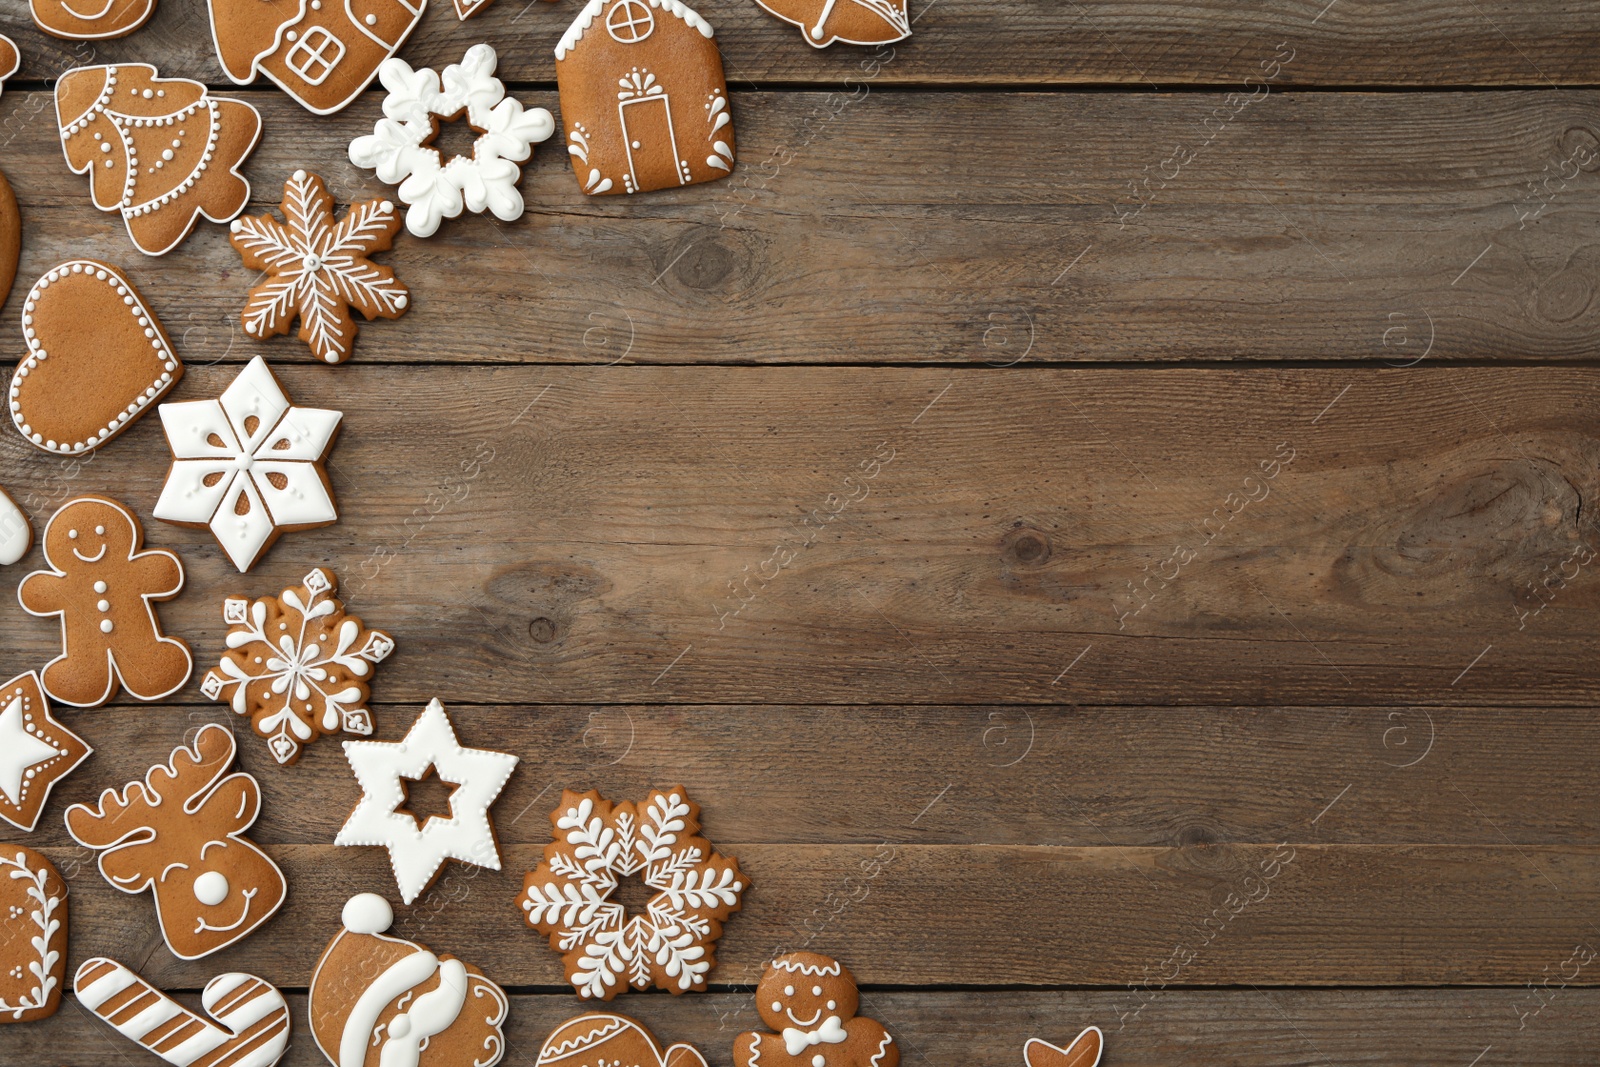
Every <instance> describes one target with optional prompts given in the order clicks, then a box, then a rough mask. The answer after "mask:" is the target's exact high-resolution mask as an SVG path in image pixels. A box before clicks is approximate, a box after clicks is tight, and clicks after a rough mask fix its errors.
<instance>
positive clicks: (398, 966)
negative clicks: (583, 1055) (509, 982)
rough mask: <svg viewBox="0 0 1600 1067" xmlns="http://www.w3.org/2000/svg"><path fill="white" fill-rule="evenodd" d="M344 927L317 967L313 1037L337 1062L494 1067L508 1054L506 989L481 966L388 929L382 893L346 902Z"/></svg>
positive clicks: (389, 912) (360, 1066) (353, 1066)
mask: <svg viewBox="0 0 1600 1067" xmlns="http://www.w3.org/2000/svg"><path fill="white" fill-rule="evenodd" d="M340 918H341V919H342V921H343V923H344V928H343V929H342V930H340V931H339V932H338V933H337V934H335V935H334V937H333V940H332V941H329V942H328V947H327V948H326V949H324V950H323V952H322V958H321V959H319V960H317V968H316V970H315V971H313V972H312V973H311V994H310V1004H309V1005H308V1007H309V1009H310V1015H311V1035H312V1037H313V1038H315V1040H316V1043H317V1048H319V1049H321V1050H322V1054H323V1055H324V1056H326V1057H327V1058H328V1062H329V1063H332V1064H334V1067H394V1065H397V1064H401V1065H407V1067H467V1065H469V1064H473V1065H476V1067H492V1065H493V1064H496V1063H499V1062H500V1058H501V1057H502V1056H503V1055H505V1048H506V1043H505V1033H504V1031H503V1029H502V1026H503V1024H504V1023H505V1021H506V1013H507V1009H508V1008H509V1003H508V1001H507V999H506V994H505V990H503V989H501V988H500V987H499V986H498V985H496V984H495V983H494V982H492V981H490V980H489V979H488V978H486V977H485V976H484V973H483V972H482V971H480V970H478V968H476V967H474V966H472V965H471V964H468V963H463V962H462V961H460V960H458V959H456V958H455V957H454V956H450V955H448V954H441V955H437V956H436V955H434V954H433V953H432V952H429V951H428V950H427V948H425V947H424V946H422V945H419V944H417V943H416V942H414V941H407V940H405V939H404V938H400V937H395V936H394V935H393V934H386V933H384V931H385V930H387V929H389V927H390V925H391V924H392V923H393V922H394V910H393V909H392V908H391V907H390V906H389V902H388V901H386V900H384V899H383V898H382V897H380V896H378V895H377V894H376V893H357V894H356V895H355V896H353V897H351V898H350V899H349V900H348V901H346V902H345V905H344V911H343V912H342V913H341V916H340Z"/></svg>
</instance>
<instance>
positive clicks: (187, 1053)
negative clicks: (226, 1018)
mask: <svg viewBox="0 0 1600 1067" xmlns="http://www.w3.org/2000/svg"><path fill="white" fill-rule="evenodd" d="M195 1021H196V1022H199V1023H200V1031H199V1032H198V1033H196V1034H193V1035H191V1036H190V1037H189V1038H187V1039H185V1040H184V1041H183V1042H182V1043H181V1044H179V1045H177V1046H175V1047H173V1048H170V1049H168V1050H167V1051H166V1052H160V1053H157V1055H158V1056H160V1057H161V1058H162V1059H164V1060H166V1061H167V1062H168V1063H170V1064H173V1067H189V1064H191V1063H193V1062H194V1061H195V1060H197V1059H199V1058H200V1057H201V1056H204V1055H205V1054H206V1053H208V1052H211V1051H213V1050H215V1049H217V1048H220V1047H221V1046H222V1045H223V1044H224V1043H225V1042H226V1041H228V1035H227V1034H225V1033H223V1032H222V1031H221V1030H220V1029H218V1028H217V1027H215V1026H207V1025H206V1024H205V1023H204V1022H203V1021H201V1020H199V1019H197V1020H195Z"/></svg>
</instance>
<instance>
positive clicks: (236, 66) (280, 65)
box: [207, 0, 427, 115]
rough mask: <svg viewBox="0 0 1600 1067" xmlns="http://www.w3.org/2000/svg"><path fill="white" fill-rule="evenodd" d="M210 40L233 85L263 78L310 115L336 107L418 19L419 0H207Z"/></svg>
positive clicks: (361, 85) (364, 82) (421, 4)
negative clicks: (340, 0)
mask: <svg viewBox="0 0 1600 1067" xmlns="http://www.w3.org/2000/svg"><path fill="white" fill-rule="evenodd" d="M207 6H208V7H209V8H210V9H211V39H212V40H213V41H214V42H215V43H216V46H217V58H218V59H219V60H220V61H221V63H222V69H223V72H224V73H226V74H227V75H228V77H229V78H230V79H232V80H233V81H234V82H235V83H236V84H238V85H249V84H250V83H251V82H252V81H254V80H255V77H256V75H257V74H265V75H266V76H267V77H269V78H271V79H272V80H273V81H274V82H276V83H277V85H278V88H280V89H282V90H283V91H284V92H286V93H288V94H289V96H290V97H292V98H293V99H294V100H295V101H296V102H297V103H299V104H300V106H301V107H303V108H305V109H306V110H307V111H310V112H312V113H313V114H316V115H331V114H333V113H334V112H335V111H338V110H340V109H342V108H343V107H344V106H345V105H346V104H349V103H350V102H351V101H352V100H354V99H355V98H356V97H357V96H358V95H360V93H361V90H363V89H365V88H366V87H367V83H369V82H370V81H372V78H373V75H375V74H377V72H378V64H380V63H382V62H383V61H384V60H385V59H388V58H389V57H390V56H392V55H394V54H395V52H397V51H399V49H400V46H401V45H402V44H403V43H405V39H406V38H407V37H409V36H411V31H412V30H414V29H415V28H416V26H417V23H418V22H420V21H421V20H422V10H423V8H424V7H426V6H427V5H426V4H425V3H424V2H421V0H387V2H385V0H369V2H363V3H324V2H322V0H314V2H312V3H310V4H309V5H308V4H307V3H305V0H300V2H299V3H281V2H280V3H262V2H261V0H208V4H207Z"/></svg>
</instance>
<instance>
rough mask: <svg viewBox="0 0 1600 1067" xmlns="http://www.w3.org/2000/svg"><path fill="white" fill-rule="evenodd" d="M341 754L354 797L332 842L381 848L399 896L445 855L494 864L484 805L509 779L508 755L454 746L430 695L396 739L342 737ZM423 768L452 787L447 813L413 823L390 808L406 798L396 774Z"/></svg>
mask: <svg viewBox="0 0 1600 1067" xmlns="http://www.w3.org/2000/svg"><path fill="white" fill-rule="evenodd" d="M344 754H345V758H346V759H348V760H349V761H350V769H351V770H352V771H354V772H355V775H356V780H357V781H359V782H360V783H361V789H362V796H361V801H360V803H358V804H357V805H356V810H355V811H354V812H352V813H351V815H350V818H349V819H348V820H346V822H345V824H344V827H343V828H342V829H341V830H340V831H339V835H338V836H337V837H336V838H334V841H333V843H334V844H336V845H381V846H383V847H384V848H387V849H388V850H389V861H390V864H391V866H392V867H393V868H394V875H395V881H396V882H397V883H398V884H399V887H400V899H401V900H402V901H404V902H405V903H407V904H410V903H411V902H412V901H413V900H415V899H416V898H417V895H418V894H420V893H421V892H422V890H423V889H425V888H426V887H427V885H428V883H429V882H430V881H432V880H433V876H434V874H435V873H436V872H437V871H438V870H439V867H440V866H441V865H442V864H443V863H444V861H445V860H447V859H456V860H460V861H461V862H463V863H472V864H476V865H478V866H480V867H487V868H489V869H490V870H493V871H498V870H499V869H500V852H499V850H498V849H497V848H496V847H495V840H494V829H493V828H492V827H491V826H490V825H489V806H490V805H491V804H493V803H494V800H495V798H496V797H498V796H499V795H500V790H501V789H503V788H504V787H505V784H506V779H508V778H510V777H511V771H512V770H513V768H515V767H516V765H517V757H516V756H512V755H509V754H507V753H504V752H493V751H490V750H488V749H482V748H464V747H462V745H461V743H460V742H459V741H457V740H456V732H455V727H453V726H452V725H451V724H450V718H449V716H448V715H446V714H445V710H444V705H443V704H441V703H440V702H439V701H438V700H433V701H430V702H429V704H428V706H427V708H425V709H424V710H423V712H422V714H421V715H420V716H418V717H417V721H416V722H415V723H413V724H412V726H411V730H410V732H408V733H407V734H406V736H405V739H404V740H402V741H399V742H393V741H346V742H345V743H344ZM430 767H432V768H433V769H435V770H436V771H437V772H438V774H439V777H440V778H441V779H443V780H444V781H446V782H449V783H450V784H452V785H454V786H455V787H456V789H455V792H454V793H452V794H451V797H450V818H448V819H445V818H441V817H439V816H434V817H433V818H431V819H429V820H428V821H427V822H426V823H425V824H424V825H423V826H421V827H418V826H417V823H416V820H415V819H413V818H412V817H411V816H410V815H409V814H405V813H403V812H399V811H397V810H396V809H398V808H400V807H401V806H402V805H403V804H404V803H405V797H406V795H405V789H404V787H403V786H401V784H400V779H401V778H402V777H404V778H409V779H412V780H413V781H415V780H418V779H420V778H422V777H423V775H424V774H425V773H426V772H427V771H428V769H429V768H430Z"/></svg>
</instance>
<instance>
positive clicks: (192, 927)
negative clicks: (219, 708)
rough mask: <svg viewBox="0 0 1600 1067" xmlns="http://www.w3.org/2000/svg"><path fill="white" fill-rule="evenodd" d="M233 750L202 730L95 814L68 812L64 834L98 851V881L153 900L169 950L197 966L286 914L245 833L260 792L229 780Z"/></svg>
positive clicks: (86, 807)
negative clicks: (281, 911) (279, 912)
mask: <svg viewBox="0 0 1600 1067" xmlns="http://www.w3.org/2000/svg"><path fill="white" fill-rule="evenodd" d="M237 753H238V742H236V741H234V739H233V734H232V732H230V731H229V730H228V728H227V727H225V726H218V725H217V724H216V723H207V724H206V725H205V726H202V727H200V730H199V732H198V733H196V734H195V736H194V744H193V745H188V746H179V747H178V748H175V749H173V750H172V757H171V758H170V759H169V760H167V762H166V763H164V764H162V763H158V764H156V765H155V766H154V767H151V768H150V770H149V772H148V773H147V774H146V775H145V776H144V777H143V778H142V779H134V780H133V781H131V782H129V783H128V784H127V785H125V786H123V787H122V788H121V789H120V790H116V789H107V790H106V791H105V792H103V793H101V794H100V797H99V799H98V800H96V801H95V802H94V803H93V804H74V805H72V806H71V807H70V808H68V809H67V832H68V833H70V834H71V835H72V839H73V840H74V841H76V842H78V844H80V845H83V846H84V847H85V848H92V849H97V850H99V851H100V873H101V874H103V875H105V877H106V881H108V882H110V883H111V884H112V885H114V886H116V887H117V888H118V889H120V890H122V891H123V892H124V893H144V892H151V893H154V894H155V898H156V918H157V920H158V921H159V922H160V925H161V936H162V937H164V938H165V939H166V942H167V947H168V948H170V949H171V950H172V954H173V955H174V956H177V957H178V958H179V959H180V960H197V959H200V958H201V957H202V956H209V955H211V953H213V952H216V951H218V950H219V949H224V948H227V947H228V946H229V945H231V944H233V943H234V942H236V941H239V940H242V939H243V938H245V937H248V936H249V935H250V934H251V933H252V932H253V931H254V930H255V929H256V928H257V927H258V926H260V925H261V924H262V923H264V922H266V921H267V920H268V919H270V918H272V916H273V915H274V914H275V913H276V912H277V910H278V908H279V907H281V906H282V904H283V897H284V894H285V893H286V892H288V888H289V884H288V882H287V881H286V880H285V879H284V877H283V871H281V870H280V869H279V868H278V865H277V864H276V863H273V862H272V860H271V858H270V857H268V856H267V854H266V853H265V852H263V851H261V849H259V848H257V847H256V844H255V842H253V841H251V840H250V839H249V838H247V837H245V836H244V835H245V831H246V830H248V829H250V827H251V826H253V825H254V824H255V821H256V816H258V815H259V814H261V786H260V785H259V784H257V782H256V780H255V778H254V777H252V776H251V775H249V774H247V773H245V772H244V771H234V772H233V773H231V774H230V773H229V771H228V769H229V768H230V767H232V766H233V758H234V756H235V755H236V754H237Z"/></svg>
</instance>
